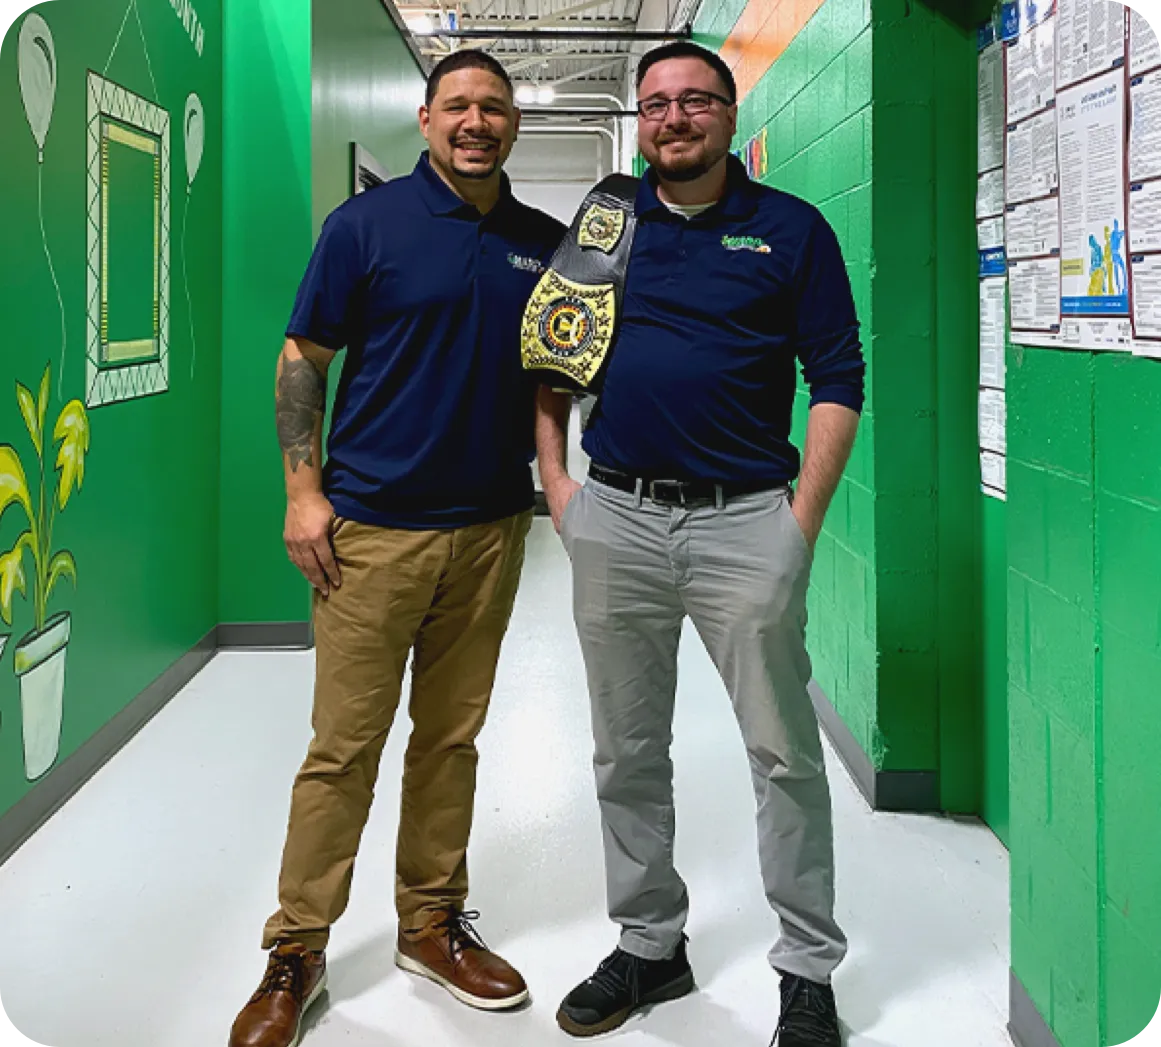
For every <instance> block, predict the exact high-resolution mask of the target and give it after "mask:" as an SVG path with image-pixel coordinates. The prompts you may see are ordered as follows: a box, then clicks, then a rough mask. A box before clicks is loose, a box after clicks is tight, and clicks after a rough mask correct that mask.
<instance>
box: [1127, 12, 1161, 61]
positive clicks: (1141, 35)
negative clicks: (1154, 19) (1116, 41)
mask: <svg viewBox="0 0 1161 1047" xmlns="http://www.w3.org/2000/svg"><path fill="white" fill-rule="evenodd" d="M1129 16H1130V19H1131V21H1130V23H1129V24H1130V27H1131V28H1130V29H1129V75H1130V76H1136V75H1137V74H1138V73H1143V72H1145V71H1146V70H1147V69H1155V68H1156V67H1157V66H1161V42H1159V41H1158V39H1157V34H1156V33H1155V32H1153V27H1152V26H1151V25H1149V23H1148V22H1147V21H1145V16H1144V15H1143V14H1140V13H1139V12H1137V11H1131V12H1129Z"/></svg>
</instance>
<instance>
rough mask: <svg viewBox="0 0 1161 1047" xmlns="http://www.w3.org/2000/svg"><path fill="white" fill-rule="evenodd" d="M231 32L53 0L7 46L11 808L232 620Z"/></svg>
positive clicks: (5, 700) (5, 381)
mask: <svg viewBox="0 0 1161 1047" xmlns="http://www.w3.org/2000/svg"><path fill="white" fill-rule="evenodd" d="M175 11H176V13H177V14H178V17H177V18H175V17H174V13H175ZM220 37H221V3H220V0H203V2H202V3H199V4H198V12H197V16H196V18H195V16H194V14H193V10H192V7H190V6H189V5H184V6H183V7H182V8H181V9H178V8H177V7H173V5H171V4H170V3H166V2H164V0H54V2H52V3H44V4H40V5H38V6H37V7H35V8H33V9H32V10H30V11H28V12H27V13H26V14H24V15H23V17H21V18H19V19H18V20H17V21H16V22H15V24H14V25H13V26H12V27H11V29H10V30H9V32H8V33H7V35H6V36H5V38H4V42H3V50H2V52H0V126H4V127H6V128H9V129H10V132H11V133H10V134H9V135H8V137H7V138H6V146H7V147H8V152H7V153H6V155H5V159H6V161H7V163H6V164H5V166H4V169H3V170H2V171H0V216H2V217H3V221H4V225H5V228H6V230H7V234H6V236H7V241H8V242H7V243H6V247H7V248H8V250H6V252H4V255H3V257H0V313H2V314H3V315H4V317H5V323H6V327H7V336H6V348H5V351H4V353H3V354H0V816H2V815H3V814H4V812H5V811H6V810H7V809H8V808H10V807H11V806H12V805H13V804H14V803H15V802H16V801H17V800H19V799H20V798H21V797H22V796H23V795H24V794H25V793H26V792H27V791H28V789H29V788H30V787H31V785H32V784H33V783H35V782H38V781H41V780H43V779H44V778H45V777H46V776H48V775H50V774H51V773H52V772H53V771H54V769H55V768H57V767H58V766H60V764H61V762H62V761H63V760H64V759H65V758H67V757H68V756H69V755H71V754H72V753H73V752H74V751H75V750H76V749H77V748H78V747H79V746H80V745H82V744H83V743H84V742H85V741H86V740H87V739H88V738H90V737H91V736H92V735H93V734H94V733H95V732H97V731H98V730H99V729H100V728H101V727H102V726H104V725H105V724H106V723H107V722H108V721H109V720H110V719H111V718H112V717H114V716H115V715H116V714H117V713H118V712H120V711H121V709H123V708H124V707H125V705H126V704H127V703H128V702H130V701H131V700H132V699H133V698H134V697H136V696H137V694H139V693H140V692H141V691H142V690H143V689H144V688H145V687H146V686H148V684H149V683H151V682H152V681H153V680H154V679H156V678H157V676H159V675H160V674H161V673H162V672H164V671H165V670H166V669H167V668H168V667H169V666H170V665H171V664H172V662H173V660H174V659H175V657H177V655H178V654H180V653H181V652H182V651H184V650H188V649H189V648H190V647H191V646H193V644H195V643H196V642H197V641H198V640H200V639H201V638H202V637H203V636H204V635H205V634H206V632H207V631H208V630H209V629H210V628H212V626H213V624H214V623H215V622H216V621H217V585H216V555H217V552H216V532H217V527H218V503H217V489H218V483H219V458H218V454H217V450H218V428H217V411H218V402H219V395H220V385H219V381H218V377H219V374H220V372H219V367H220V360H221V357H220V338H219V337H218V334H219V332H220V329H221V290H220V288H221V206H222V204H221V142H220V137H216V136H214V135H213V134H212V133H211V132H212V130H213V123H212V121H210V120H209V119H208V116H207V114H208V113H210V112H212V111H216V110H218V109H219V108H220V106H221V47H220ZM177 120H181V121H182V124H181V129H180V131H179V130H178V127H177V126H176V121H177ZM15 132H20V133H19V135H17V134H16V133H15ZM183 189H184V190H185V191H184V192H183V191H182V190H183ZM171 198H172V202H173V206H174V208H175V209H176V210H175V211H174V213H173V222H172V225H173V232H174V234H175V235H174V236H173V257H172V266H171V247H170V242H171V217H170V205H171ZM178 212H180V213H178ZM178 236H180V243H179V242H178ZM195 310H196V313H195ZM195 327H196V328H197V333H203V334H204V337H203V338H202V339H200V340H199V339H197V338H196V334H195ZM211 332H212V333H211ZM199 341H200V342H201V343H202V344H201V345H200V348H201V349H202V352H201V354H200V358H199V354H198V352H197V348H198V347H199V346H198V342H199ZM187 368H188V369H187ZM159 394H165V395H159ZM98 408H99V410H98ZM178 433H180V434H181V436H180V438H177V434H178ZM91 450H92V451H93V452H94V453H90V451H91ZM78 579H79V580H80V585H79V586H78V584H77V583H78Z"/></svg>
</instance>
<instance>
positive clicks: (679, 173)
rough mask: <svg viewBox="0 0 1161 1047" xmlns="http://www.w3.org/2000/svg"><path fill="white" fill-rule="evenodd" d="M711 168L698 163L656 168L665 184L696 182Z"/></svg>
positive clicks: (701, 162) (705, 164)
mask: <svg viewBox="0 0 1161 1047" xmlns="http://www.w3.org/2000/svg"><path fill="white" fill-rule="evenodd" d="M712 166H713V164H707V163H705V162H704V161H700V162H698V163H695V164H689V165H687V166H685V167H658V168H657V173H658V174H659V175H660V176H661V177H662V178H664V179H665V180H666V181H667V182H696V181H697V180H698V179H699V178H700V177H701V176H702V175H703V174H705V173H706V172H707V171H708V170H709V169H710V168H711V167H712Z"/></svg>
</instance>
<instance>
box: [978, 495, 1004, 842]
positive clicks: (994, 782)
mask: <svg viewBox="0 0 1161 1047" xmlns="http://www.w3.org/2000/svg"><path fill="white" fill-rule="evenodd" d="M980 512H981V514H982V519H981V523H982V531H983V549H982V558H981V572H980V592H981V604H980V607H981V620H980V625H981V640H982V659H983V661H982V670H983V672H982V685H983V695H982V703H981V704H982V712H983V766H982V773H981V787H982V791H981V795H980V816H981V817H982V818H983V819H984V821H985V822H987V824H988V825H989V826H990V827H991V829H992V831H993V832H994V833H995V834H996V835H997V836H998V837H999V838H1000V839H1001V840H1002V841H1003V842H1004V844H1005V845H1007V846H1011V833H1010V828H1009V812H1008V806H1009V802H1008V801H1009V797H1008V763H1009V758H1008V507H1007V504H1006V503H1005V502H1001V501H999V500H997V499H995V498H991V497H988V496H985V495H983V494H981V495H980Z"/></svg>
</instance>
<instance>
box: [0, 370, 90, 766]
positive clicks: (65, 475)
mask: <svg viewBox="0 0 1161 1047" xmlns="http://www.w3.org/2000/svg"><path fill="white" fill-rule="evenodd" d="M51 385H52V366H51V365H48V366H46V367H45V369H44V375H43V377H42V378H41V380H40V387H39V391H38V392H37V394H36V395H33V393H32V391H31V390H30V389H28V388H27V387H26V386H24V385H21V384H20V383H19V382H17V383H16V399H17V402H18V403H19V406H20V415H21V417H22V418H23V419H24V425H25V427H26V428H27V430H28V442H29V444H30V445H31V448H32V451H33V454H32V455H28V456H27V457H22V456H21V454H20V453H19V452H18V451H17V449H16V448H15V447H13V446H12V445H11V444H0V519H3V517H4V515H5V514H6V513H7V512H9V511H10V510H11V511H16V512H18V513H19V514H20V515H22V517H23V520H22V523H21V524H20V525H19V526H21V527H22V528H24V529H23V530H21V532H20V534H19V536H18V537H17V539H16V544H15V545H13V547H12V548H11V549H10V550H9V551H8V552H7V553H4V554H3V555H0V620H3V622H4V623H5V624H6V625H8V626H11V625H12V603H13V600H14V599H15V597H16V595H17V594H19V595H21V596H23V597H25V598H26V599H28V600H30V601H31V602H32V605H33V614H34V622H35V624H34V627H33V629H32V631H31V632H29V633H28V635H26V636H25V637H24V638H23V639H22V640H21V641H20V642H19V643H18V644H17V645H16V647H15V649H14V650H13V659H12V666H13V669H14V670H15V671H16V675H17V676H18V677H19V678H20V706H21V712H22V714H23V716H22V724H23V737H24V769H25V774H26V775H27V777H28V779H29V781H35V780H36V779H37V778H39V777H41V776H42V775H43V774H44V773H45V772H46V771H48V770H49V769H50V768H51V767H52V765H53V764H54V763H55V762H56V758H57V754H58V752H59V751H60V728H61V716H62V711H63V707H64V706H63V703H64V683H65V658H66V652H67V649H68V642H69V636H70V634H71V631H72V618H71V616H70V615H69V614H68V612H67V611H66V612H61V613H58V614H55V615H52V616H50V615H49V603H50V600H51V599H52V595H53V592H54V590H55V589H56V587H57V586H58V585H59V584H60V583H61V582H62V581H64V580H66V579H67V580H69V581H70V582H72V584H73V585H74V586H75V585H76V582H77V563H76V560H75V559H74V557H73V554H72V553H70V552H69V551H68V550H67V549H57V548H56V547H55V546H54V543H53V536H54V532H55V527H56V522H57V516H58V514H59V513H63V512H64V511H65V509H67V508H68V504H69V500H70V499H71V498H72V496H73V494H74V493H75V492H76V491H79V490H80V488H81V485H82V484H83V483H84V479H85V456H86V455H87V454H88V452H89V419H88V415H87V414H86V412H85V407H84V404H82V403H81V402H80V400H70V401H69V402H68V403H67V404H65V406H64V407H63V408H62V410H61V411H60V413H59V414H58V415H57V418H56V422H55V423H54V424H53V427H52V431H51V439H50V440H46V439H45V438H46V435H47V431H46V429H45V423H46V422H47V420H48V407H49V398H50V397H49V393H50V389H51ZM54 447H55V448H56V461H55V465H53V464H50V462H51V458H52V454H53V449H54ZM30 477H31V478H30ZM50 485H51V489H50ZM7 641H8V637H7V636H3V635H0V652H2V651H3V649H4V647H5V645H6V644H7Z"/></svg>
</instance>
